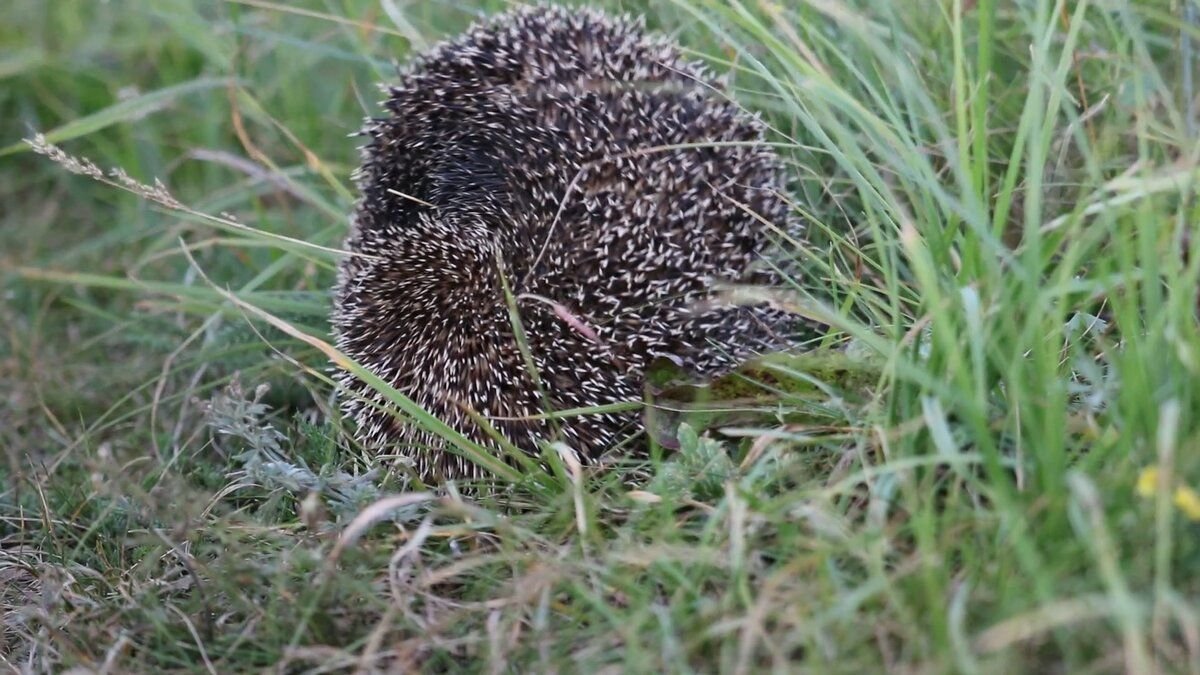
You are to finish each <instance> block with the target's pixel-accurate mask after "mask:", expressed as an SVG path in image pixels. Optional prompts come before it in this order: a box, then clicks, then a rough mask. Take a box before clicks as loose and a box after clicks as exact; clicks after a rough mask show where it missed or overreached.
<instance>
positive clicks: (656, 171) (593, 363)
mask: <svg viewBox="0 0 1200 675" xmlns="http://www.w3.org/2000/svg"><path fill="white" fill-rule="evenodd" d="M713 86H715V85H714V84H713V82H712V80H711V79H710V78H708V76H707V75H706V74H705V71H704V69H703V68H702V67H701V66H700V65H699V64H696V63H692V62H690V61H686V60H685V59H683V57H682V55H681V54H680V51H679V49H678V48H677V47H676V46H674V45H673V44H672V43H670V42H669V41H667V40H665V39H662V38H657V37H654V38H651V37H647V36H646V35H645V34H644V31H643V28H642V26H641V22H640V21H634V20H631V19H628V18H623V19H612V18H609V17H606V16H605V15H603V14H601V13H599V12H597V11H594V10H566V9H562V8H554V7H549V8H548V7H527V8H521V9H517V10H514V11H512V12H509V13H507V14H504V15H501V16H500V17H498V18H495V19H493V20H491V21H488V22H484V23H480V24H477V25H475V26H473V27H472V28H470V29H468V30H467V31H466V32H465V33H464V34H463V35H462V36H460V37H459V38H456V39H454V40H451V41H448V42H444V43H442V44H440V45H438V46H435V47H434V48H432V49H431V50H429V51H428V52H427V53H426V54H425V55H423V56H421V57H419V58H417V59H416V60H414V61H413V62H412V64H411V65H410V66H409V68H408V69H407V70H406V71H405V72H404V73H403V74H402V76H401V78H400V82H399V83H397V84H395V85H392V86H390V87H388V88H387V92H388V96H389V98H388V100H387V102H386V103H385V106H384V107H385V109H386V110H387V111H388V114H387V115H385V116H381V117H378V118H373V119H371V120H369V121H368V122H367V123H366V125H365V127H364V132H363V133H364V135H365V137H366V138H367V141H366V143H365V145H364V146H363V149H362V156H363V163H362V166H361V167H360V169H359V170H358V171H357V172H356V174H355V180H356V182H357V184H358V186H359V189H360V192H361V198H360V200H359V202H358V204H357V206H356V209H355V214H354V218H353V221H352V225H351V232H350V235H349V237H348V238H347V248H349V249H350V250H352V251H355V252H361V253H367V254H369V255H371V256H373V257H374V258H372V259H363V258H357V257H348V258H346V259H344V260H343V262H342V264H341V266H340V268H339V274H338V284H337V288H336V291H335V308H334V316H333V324H334V330H335V335H336V340H337V345H338V347H339V348H340V349H342V350H343V351H344V352H346V353H347V354H348V355H350V356H352V357H353V358H355V359H357V360H359V362H360V363H361V364H362V365H363V366H364V367H366V368H368V369H369V370H371V372H373V373H375V374H376V375H378V376H379V377H381V378H383V379H385V380H386V381H388V382H389V383H390V384H391V385H392V386H394V387H396V388H398V389H400V390H402V391H404V392H405V393H406V395H408V396H409V397H410V398H412V399H413V400H414V401H415V402H416V403H418V404H419V405H421V406H422V407H424V408H425V409H426V410H429V411H430V412H431V413H432V414H434V415H437V416H438V417H439V418H441V419H443V420H444V421H445V422H446V423H447V424H449V425H451V426H452V427H454V428H455V429H457V430H459V431H460V432H462V433H464V434H466V435H468V436H469V437H470V438H471V439H472V440H475V441H476V442H480V443H483V444H485V445H486V444H490V443H491V441H490V439H489V438H487V436H486V435H485V434H483V433H482V431H481V430H480V429H479V428H478V427H477V426H476V425H475V424H474V423H473V422H472V421H471V420H470V417H469V416H468V415H467V414H465V413H464V412H463V409H462V406H463V405H466V406H468V407H469V408H471V409H472V410H474V411H475V412H477V413H478V414H479V415H482V416H483V417H485V418H489V419H492V420H494V421H493V423H494V425H495V426H496V428H497V429H498V430H499V431H500V432H501V433H503V434H504V435H505V436H506V437H507V438H509V439H510V440H511V441H512V442H513V443H515V444H516V445H517V446H519V447H521V448H523V449H525V450H526V451H528V452H531V453H536V450H537V443H538V441H539V439H542V438H544V437H545V434H546V432H547V431H548V429H549V425H548V424H546V422H545V421H544V420H540V419H535V418H536V416H537V415H539V414H540V413H541V412H542V407H543V404H544V403H545V401H543V400H542V397H541V395H540V394H539V393H538V391H536V389H537V388H536V387H535V386H534V383H533V380H532V377H531V373H530V372H529V370H528V368H526V365H525V363H524V360H523V357H522V355H521V353H520V350H519V349H518V345H517V343H516V339H515V335H514V333H513V327H512V325H511V322H510V319H509V313H508V304H507V299H506V297H505V294H504V293H503V291H502V284H501V275H503V277H504V279H505V280H506V281H507V282H508V284H509V285H510V286H512V288H511V290H512V294H513V297H515V298H516V302H517V303H518V309H519V310H520V320H521V323H522V325H523V327H524V330H525V334H526V335H527V337H528V342H529V347H530V352H531V355H532V358H533V361H534V365H535V367H536V370H537V373H538V375H539V378H540V380H541V381H542V386H543V389H544V391H545V392H546V394H547V396H548V397H549V399H550V403H552V404H553V405H554V406H555V407H557V408H588V407H595V406H602V405H606V404H611V403H616V402H620V401H625V400H637V399H639V398H640V395H641V377H642V375H643V372H644V369H645V368H646V366H647V365H648V364H649V363H650V362H651V361H652V360H653V359H655V358H657V357H660V356H666V357H670V358H673V359H676V360H678V361H679V362H681V363H683V364H684V365H685V366H686V367H687V368H689V369H690V370H692V371H694V372H696V373H697V374H706V373H712V372H715V371H717V370H719V369H721V368H723V367H727V366H728V365H729V364H730V363H732V362H734V361H736V360H737V359H739V358H741V357H744V356H746V355H748V354H749V353H752V352H754V351H755V350H757V349H760V348H770V347H772V346H773V345H775V346H777V345H778V344H779V340H778V339H777V338H776V337H775V336H774V335H773V333H774V332H775V330H776V329H777V328H781V327H783V328H786V326H784V324H787V323H788V322H790V321H791V319H781V318H780V317H779V316H777V313H773V312H769V311H765V310H761V309H755V308H738V307H732V308H720V307H719V308H707V309H699V310H697V309H696V305H697V304H698V303H703V302H705V301H707V300H710V299H711V298H712V296H713V288H714V282H733V283H738V282H748V281H752V280H760V279H762V278H763V273H762V272H761V271H757V270H754V269H753V268H754V265H755V263H756V262H758V259H759V258H760V257H761V256H762V255H764V252H765V248H766V246H765V242H764V240H763V237H762V234H761V231H762V227H761V222H760V219H761V220H766V221H769V222H774V223H780V224H784V225H785V226H787V227H794V226H795V223H794V221H793V220H792V219H791V216H790V212H789V211H790V210H789V208H788V206H787V204H786V202H785V201H784V200H783V199H782V198H781V196H780V194H781V191H782V173H781V167H780V164H779V162H778V160H777V158H776V157H775V156H774V154H773V153H772V152H771V151H770V149H769V148H767V147H766V146H765V145H764V144H762V143H761V141H762V139H763V134H764V128H763V125H762V124H761V122H760V121H759V120H758V119H757V118H756V117H754V116H751V115H747V114H745V113H743V112H741V111H740V110H739V109H738V108H737V107H736V106H735V105H733V104H732V103H731V102H729V101H725V100H715V99H713V97H712V96H711V92H710V91H709V89H710V88H711V87H713ZM748 211H749V212H748ZM497 261H499V263H500V265H499V266H497ZM785 332H786V330H785ZM338 379H339V382H340V384H341V386H342V387H343V389H344V398H343V407H344V409H345V411H346V412H347V413H348V414H349V415H350V416H352V417H354V418H355V419H356V420H357V422H358V431H357V434H358V438H359V440H360V441H362V442H363V443H365V444H367V445H371V446H375V447H380V448H384V447H392V448H396V449H397V451H398V452H400V453H401V454H403V455H405V456H407V457H409V458H410V459H411V460H412V461H413V462H414V463H415V465H416V468H417V470H418V472H419V473H420V474H421V475H422V476H426V477H458V476H463V477H479V472H478V470H477V467H475V466H474V465H473V464H470V463H467V462H465V461H464V460H463V459H462V458H460V457H458V456H457V455H453V454H451V453H448V452H444V451H442V450H439V447H440V446H439V443H440V441H439V439H437V438H435V437H434V436H433V434H431V433H430V432H428V431H427V430H424V429H420V428H418V427H416V426H415V425H412V424H407V423H405V422H404V421H403V420H399V419H396V418H395V417H394V416H392V415H389V414H388V413H387V412H386V411H379V410H376V409H375V405H372V404H384V403H385V402H384V400H383V398H382V397H381V396H380V395H379V394H378V393H377V392H374V391H373V390H372V389H371V388H370V387H369V386H366V385H365V384H364V383H362V382H361V381H359V380H357V378H355V377H353V376H352V375H351V374H349V373H347V372H341V373H339V376H338ZM384 407H386V406H384ZM633 422H634V417H633V416H632V415H629V414H617V413H605V414H601V415H594V416H588V417H581V418H573V419H568V420H562V423H561V434H562V438H563V440H564V441H565V442H567V443H568V444H569V445H571V446H573V447H575V448H576V449H577V450H579V451H580V454H581V455H583V456H584V457H585V458H594V457H596V456H598V455H599V454H600V453H602V452H603V451H604V450H606V449H607V448H608V447H609V446H611V445H612V444H613V443H615V442H616V441H617V440H618V437H619V436H620V435H621V434H622V433H623V432H624V431H625V430H626V428H627V427H630V426H633ZM421 445H428V446H429V447H428V448H426V449H421V448H420V447H418V446H421ZM438 474H441V476H438Z"/></svg>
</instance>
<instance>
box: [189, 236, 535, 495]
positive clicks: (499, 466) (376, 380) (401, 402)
mask: <svg viewBox="0 0 1200 675" xmlns="http://www.w3.org/2000/svg"><path fill="white" fill-rule="evenodd" d="M184 255H185V256H187V258H188V260H189V261H190V262H191V264H192V266H193V268H194V269H195V270H196V271H197V273H199V274H200V275H201V277H203V278H204V280H205V282H206V283H208V284H209V285H210V286H211V287H212V288H213V290H214V291H215V292H216V293H218V294H219V295H220V296H221V297H223V298H225V299H226V300H228V301H229V302H232V303H233V304H234V305H236V306H237V307H240V308H242V309H244V310H245V311H247V312H249V313H250V314H251V315H253V316H255V317H257V318H258V319H260V320H262V321H265V322H266V323H268V324H270V325H271V326H273V327H275V328H276V329H278V330H281V331H283V332H284V333H286V334H288V335H290V336H292V337H293V338H296V339H297V340H301V341H303V342H305V343H306V344H308V345H309V346H311V347H314V348H316V349H317V350H319V351H320V352H321V353H322V354H324V355H325V356H326V357H327V358H328V359H329V360H330V361H333V362H334V363H336V364H337V365H338V366H339V367H341V368H344V369H345V370H346V371H348V372H350V373H352V374H353V375H354V376H355V377H357V378H358V379H360V380H362V381H363V382H364V383H366V384H367V385H368V386H370V387H371V388H372V389H375V390H376V391H378V392H379V393H381V394H383V396H384V397H385V398H387V400H388V401H389V402H390V403H392V404H394V405H395V406H396V407H397V408H399V409H400V410H401V411H403V412H404V413H405V414H406V415H408V416H409V417H411V418H412V419H413V421H415V422H417V423H418V424H420V425H421V426H422V427H423V428H425V429H428V430H429V431H431V432H433V433H435V434H437V435H438V436H440V437H441V438H443V439H445V440H446V441H449V450H450V451H451V452H454V453H455V454H458V455H460V456H462V457H463V458H465V459H467V460H468V461H471V462H473V463H475V464H477V465H479V466H480V467H483V468H484V469H487V470H488V471H490V472H491V473H492V474H494V475H495V476H496V477H497V478H501V479H503V480H505V481H507V482H509V483H516V482H520V480H521V474H520V473H519V472H517V471H516V470H515V469H513V468H512V467H510V466H508V465H507V464H505V463H504V462H502V461H500V460H498V459H496V458H495V457H493V456H492V454H491V452H489V451H488V449H487V448H485V447H484V446H482V445H480V444H478V443H475V442H474V441H472V440H470V439H469V438H467V437H466V436H464V435H463V434H461V433H459V432H458V431H457V430H455V429H454V428H453V427H451V426H450V425H448V424H446V423H445V422H443V421H441V420H440V419H438V418H437V417H436V416H434V415H431V414H430V413H429V412H427V411H426V410H425V409H424V408H422V407H421V406H419V405H417V403H416V402H415V401H413V400H412V399H410V398H408V397H407V396H405V395H404V394H403V393H401V392H400V391H399V390H397V389H395V388H394V387H392V386H391V385H389V384H388V383H387V382H385V381H384V380H383V379H381V378H380V377H379V376H377V375H375V374H374V373H372V372H371V371H370V370H368V369H366V368H364V367H362V366H361V365H359V364H358V363H356V362H355V361H354V360H353V359H351V358H350V357H348V356H346V355H345V354H343V353H342V352H341V351H340V350H338V349H337V348H336V347H334V346H333V345H331V344H329V343H328V342H326V341H324V340H322V339H320V338H318V337H315V336H313V335H310V334H308V333H305V332H303V331H301V330H300V329H298V328H296V327H295V326H293V325H292V324H290V323H288V322H287V321H284V320H283V319H280V318H279V317H277V316H275V315H273V314H271V313H270V312H267V311H265V310H262V309H260V308H258V307H256V306H254V305H252V304H250V303H247V302H245V301H243V300H242V299H240V298H239V297H238V296H237V295H235V294H234V293H231V292H229V291H226V290H223V289H221V288H220V287H219V286H217V285H216V284H214V283H213V282H212V280H211V279H209V278H208V276H207V275H205V273H204V270H203V269H202V268H201V267H200V265H199V264H198V263H197V262H196V260H195V259H194V258H192V257H191V255H190V254H188V252H187V251H186V250H185V251H184ZM247 318H249V317H247Z"/></svg>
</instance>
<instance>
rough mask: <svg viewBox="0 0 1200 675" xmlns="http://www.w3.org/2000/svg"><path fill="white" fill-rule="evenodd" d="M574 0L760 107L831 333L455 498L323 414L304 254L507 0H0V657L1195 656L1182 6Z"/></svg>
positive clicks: (936, 666)
mask: <svg viewBox="0 0 1200 675" xmlns="http://www.w3.org/2000/svg"><path fill="white" fill-rule="evenodd" d="M594 4H599V5H601V6H604V7H608V8H618V7H623V8H625V9H629V10H633V11H638V12H645V14H646V15H647V18H648V23H649V24H650V26H651V27H653V28H656V29H660V30H665V31H669V32H671V33H672V34H674V35H677V36H678V37H679V39H680V40H681V41H683V42H684V43H685V44H686V45H687V46H688V47H689V48H691V49H694V50H695V51H696V53H697V55H698V56H699V55H702V56H703V57H704V58H706V59H709V60H710V61H711V62H712V64H713V67H714V69H716V70H718V71H722V72H729V73H731V77H730V81H731V83H732V85H733V86H734V88H735V89H736V91H737V98H738V100H739V101H741V102H742V103H743V104H744V105H745V106H746V107H748V108H750V109H753V110H756V111H759V112H761V113H762V114H763V115H764V117H765V118H766V119H767V120H769V121H770V123H771V125H772V129H773V135H772V140H773V141H774V142H777V143H778V144H779V148H780V151H781V152H782V153H783V154H784V155H785V156H786V157H787V158H788V160H789V165H790V167H791V169H792V171H793V174H794V179H795V182H794V185H793V186H792V194H793V195H794V196H795V199H796V205H797V209H799V210H800V211H801V212H802V213H803V214H804V215H805V216H806V217H807V218H808V219H809V222H810V225H809V233H810V236H811V241H810V242H808V243H807V244H805V245H804V246H800V247H797V248H796V249H795V250H796V255H797V256H798V258H800V259H801V262H803V264H804V266H805V269H806V270H807V272H806V274H805V275H804V277H803V278H800V279H797V280H796V287H795V288H794V289H793V290H794V291H796V292H797V293H798V294H799V295H800V296H801V297H805V294H811V295H812V296H813V298H818V299H820V300H821V301H820V302H816V301H808V302H805V303H803V305H802V306H803V307H805V308H806V311H811V312H817V313H820V314H821V315H822V316H825V317H826V318H828V319H829V320H831V321H833V322H834V324H835V328H834V330H833V332H832V333H831V334H830V336H829V338H828V340H826V342H825V343H823V344H821V345H817V346H815V347H816V348H817V349H818V350H819V352H818V353H819V354H822V355H823V356H822V358H823V359H825V360H823V361H822V360H819V359H818V360H815V361H797V362H790V363H785V364H784V365H783V366H778V365H777V366H776V367H774V370H773V371H772V373H773V376H774V377H775V378H776V379H777V380H778V381H779V382H780V383H781V384H780V385H779V388H778V390H777V392H776V395H775V396H773V397H772V398H771V399H769V402H768V403H766V404H764V405H763V406H762V410H760V411H759V412H758V414H755V415H751V416H750V417H748V418H747V417H745V416H740V417H737V418H734V419H730V418H723V417H720V416H717V417H715V418H713V417H695V418H692V420H693V422H695V423H696V424H697V425H699V424H701V423H705V425H704V427H703V428H701V427H699V426H697V429H699V430H703V431H706V432H707V433H706V435H700V436H698V435H697V434H696V433H695V431H694V430H693V431H689V428H683V429H682V430H681V431H680V434H679V436H680V439H681V446H682V449H681V451H680V452H678V453H673V454H667V455H664V456H656V457H655V458H653V459H652V460H650V461H647V462H643V463H640V464H638V465H635V466H629V467H622V468H619V469H616V470H613V471H610V472H607V473H603V474H599V475H591V474H584V475H582V476H578V475H576V474H574V473H573V472H572V471H571V470H570V467H569V466H567V467H564V466H563V465H562V463H561V462H559V463H556V464H555V462H554V460H555V457H553V456H547V461H550V462H551V463H552V464H555V467H556V471H555V472H554V473H553V474H552V475H517V476H516V477H515V478H516V480H515V481H513V482H511V483H510V482H509V481H507V480H506V479H497V487H496V489H495V490H494V491H492V492H487V493H483V494H482V495H477V496H473V497H459V496H457V495H456V494H454V493H451V494H449V495H443V496H439V497H437V498H432V497H429V496H428V494H427V493H425V492H422V491H414V489H412V488H411V486H406V485H405V484H404V483H403V482H402V481H401V480H400V478H398V477H397V476H394V475H386V474H384V473H381V472H380V471H379V470H378V469H379V467H377V466H376V463H375V462H374V460H373V458H372V457H371V456H369V454H367V453H363V452H361V451H359V450H356V449H355V448H354V447H353V445H352V444H350V443H347V442H346V440H345V428H346V424H344V423H343V421H341V420H339V419H338V417H337V415H336V413H335V411H334V410H333V409H332V408H331V403H330V401H331V398H330V391H331V388H330V386H329V384H328V380H327V372H328V371H327V364H328V359H327V356H326V355H325V354H324V353H323V352H322V351H321V349H322V347H323V343H322V342H320V340H324V339H327V338H328V326H327V322H326V316H327V312H328V303H329V296H328V289H329V287H330V286H331V284H332V281H333V271H332V270H333V265H334V257H333V255H332V254H330V253H329V252H328V251H325V250H321V249H320V248H315V247H313V246H310V245H309V244H316V245H318V246H324V247H336V246H338V245H339V243H340V240H341V237H342V235H343V233H344V230H345V226H346V214H347V213H348V211H349V210H350V208H351V204H352V201H353V198H354V195H353V192H352V187H351V184H350V180H349V175H350V173H351V170H352V169H353V167H354V165H355V163H356V161H357V151H356V148H355V146H356V141H355V140H354V139H351V138H348V134H350V133H352V132H353V131H355V130H356V129H357V128H358V127H359V125H360V123H361V120H362V118H363V117H364V115H366V114H369V113H371V112H373V111H374V110H375V109H376V108H375V106H376V103H377V99H378V98H379V94H378V92H377V90H376V89H375V83H376V82H378V81H386V80H388V79H390V77H391V74H392V73H393V72H394V71H393V65H392V61H393V59H400V60H402V59H403V58H404V56H405V55H406V54H407V53H409V52H410V51H411V50H413V49H420V48H422V47H424V46H426V45H428V44H429V43H430V42H431V41H434V40H436V39H438V38H439V37H441V36H444V35H448V34H451V33H453V32H456V31H458V30H460V29H461V28H463V27H465V26H466V25H467V24H468V23H469V22H470V21H471V20H472V19H473V18H474V17H476V16H479V15H480V14H481V13H485V12H486V13H490V12H492V11H495V10H496V9H499V8H500V7H501V6H502V3H500V2H490V3H486V5H484V4H480V3H474V2H470V1H469V0H462V2H457V3H444V4H443V3H432V2H430V3H424V2H393V1H391V0H311V1H305V2H295V3H292V2H287V3H284V2H279V3H276V2H272V1H270V0H229V1H222V2H219V1H217V0H206V1H204V2H188V1H185V0H110V1H108V2H99V1H96V0H54V1H53V2H34V1H32V0H31V1H27V2H15V3H10V5H9V6H8V7H6V8H5V10H4V21H3V22H0V204H3V207H2V208H0V274H2V275H3V280H2V282H3V302H2V304H0V334H2V335H3V339H2V340H0V446H2V447H3V453H2V457H0V666H3V668H7V669H11V670H12V671H14V672H32V673H40V672H64V671H65V670H66V669H68V668H71V667H76V666H77V667H81V668H87V669H88V670H86V671H85V670H77V671H72V672H151V671H158V672H163V671H198V672H221V673H228V672H243V671H253V670H263V669H265V670H277V671H279V672H343V671H345V672H350V671H356V670H357V671H360V672H371V671H373V670H385V669H389V668H395V669H416V668H419V669H423V670H427V671H435V672H436V671H444V672H493V673H494V672H718V671H719V672H733V673H750V672H797V671H799V672H852V673H870V672H883V671H888V672H902V673H903V672H908V673H941V672H962V673H1013V672H1039V673H1055V672H1058V673H1115V672H1128V673H1155V672H1162V673H1200V497H1197V493H1196V490H1197V489H1200V452H1198V451H1197V450H1198V449H1200V414H1198V413H1200V386H1197V383H1200V379H1198V378H1197V373H1198V372H1200V340H1198V337H1200V336H1198V331H1197V319H1196V312H1197V288H1198V283H1197V279H1198V278H1200V255H1198V254H1197V251H1196V248H1197V247H1200V238H1197V237H1193V236H1191V235H1192V231H1193V230H1194V229H1195V227H1196V226H1197V224H1198V223H1200V209H1198V207H1197V200H1196V185H1197V178H1200V173H1198V172H1197V166H1198V159H1200V142H1197V139H1198V138H1200V133H1198V132H1197V126H1198V124H1200V115H1198V114H1197V105H1198V99H1197V93H1196V90H1195V66H1196V56H1195V54H1196V52H1195V48H1194V47H1193V43H1194V42H1195V41H1196V40H1198V39H1200V21H1198V20H1197V19H1196V17H1195V16H1194V15H1195V14H1196V13H1198V12H1200V9H1197V8H1196V7H1195V6H1194V5H1188V3H1187V0H1145V1H1133V0H1094V1H1092V2H1088V1H1086V0H1072V1H1071V2H1057V3H1056V2H1051V1H1049V0H1021V1H1019V2H998V1H996V0H939V1H937V2H926V3H916V2H912V3H909V2H894V1H892V0H796V1H795V2H769V1H763V2H759V1H757V0H740V1H736V0H735V1H734V2H728V1H726V0H645V1H643V2H633V1H632V0H631V1H630V2H626V3H623V4H619V3H617V2H603V3H594ZM39 132H40V133H43V134H45V137H46V140H47V142H48V143H54V144H57V145H58V146H59V147H61V148H62V151H64V152H65V153H68V154H69V156H73V157H86V158H89V159H90V160H91V161H93V162H95V165H96V166H98V167H99V168H100V170H102V171H104V172H107V171H108V170H109V169H120V170H121V171H123V172H124V173H121V174H107V173H106V174H104V175H105V176H106V177H107V178H106V180H108V182H109V183H110V184H105V183H104V182H101V181H98V180H95V177H93V176H88V175H86V174H87V173H88V172H92V171H93V169H92V168H91V167H90V166H89V165H87V164H83V163H79V162H76V163H74V164H72V160H71V159H70V158H69V157H65V156H59V157H58V159H59V161H58V162H55V161H52V158H48V157H46V156H43V155H39V154H36V153H34V152H32V151H31V148H30V147H29V146H28V145H27V144H25V143H23V142H22V139H25V138H32V137H33V135H34V134H35V133H39ZM42 150H43V151H49V148H48V147H46V146H43V147H42ZM72 169H74V170H75V173H73V172H72V171H71V170H72ZM156 180H161V181H162V186H163V187H161V188H159V187H157V185H156V183H155V181H156ZM176 200H178V201H177V202H176ZM184 205H186V206H184ZM306 242H307V243H306ZM256 310H257V311H258V312H265V313H269V314H270V316H271V317H273V318H274V319H275V323H271V322H269V321H267V320H265V319H264V318H263V316H262V314H259V313H256ZM306 336H308V337H311V338H316V340H312V339H308V340H306V339H303V338H304V337H306ZM847 345H852V346H853V348H852V349H851V351H850V352H848V353H847V352H845V351H844V348H845V347H846V346H847ZM814 363H817V364H818V365H817V366H814ZM820 363H826V364H829V363H833V365H834V366H835V367H827V368H825V367H821V366H820V365H819V364H820ZM846 365H849V366H853V367H852V368H849V369H847V368H842V367H841V366H846ZM851 372H853V373H857V375H855V376H854V377H850V376H849V375H848V373H851ZM863 373H866V375H867V378H865V379H866V380H868V381H864V378H863V377H861V375H862V374H863ZM760 403H761V401H760ZM510 478H511V477H510ZM368 525H371V526H369V527H368Z"/></svg>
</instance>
